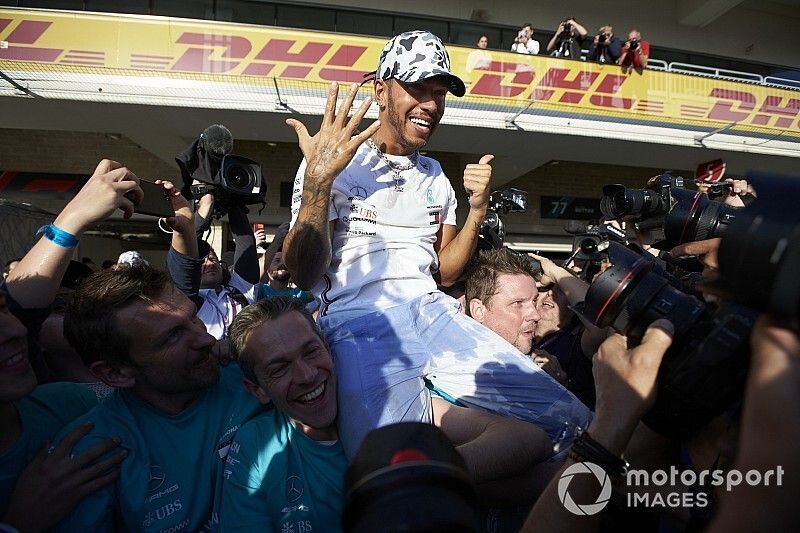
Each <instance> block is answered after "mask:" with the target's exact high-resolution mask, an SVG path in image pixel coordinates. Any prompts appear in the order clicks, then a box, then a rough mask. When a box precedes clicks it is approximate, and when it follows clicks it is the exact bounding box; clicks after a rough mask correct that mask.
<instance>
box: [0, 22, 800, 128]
mask: <svg viewBox="0 0 800 533" xmlns="http://www.w3.org/2000/svg"><path fill="white" fill-rule="evenodd" d="M384 43H385V40H383V39H376V38H367V37H358V36H352V35H344V34H333V33H322V32H311V31H298V30H287V29H280V28H273V27H260V26H252V25H247V24H233V23H219V22H209V21H192V20H185V19H172V18H164V17H145V16H133V15H106V14H88V13H74V12H55V11H34V10H31V11H28V10H14V9H0V70H1V71H3V72H13V71H15V70H19V69H16V68H15V65H19V64H22V63H24V64H25V65H26V69H28V70H30V68H31V67H30V65H34V66H35V68H40V69H49V70H54V71H55V72H58V71H69V70H70V69H71V70H78V69H80V70H82V71H86V70H87V69H89V70H90V71H91V72H92V73H102V72H104V71H108V72H114V73H115V74H116V73H118V71H120V70H124V72H125V75H126V76H137V73H140V75H145V74H147V75H152V74H153V73H163V74H164V75H169V76H170V77H176V76H177V77H181V76H186V77H191V79H193V80H197V79H202V80H205V79H207V80H214V79H216V78H225V79H231V78H234V79H236V81H237V83H239V84H245V85H247V84H254V85H258V84H261V85H263V84H265V83H266V82H267V80H272V79H273V78H275V79H279V80H294V81H295V82H316V83H320V82H330V81H337V82H343V83H344V82H346V83H350V82H361V81H363V75H364V73H366V72H370V71H373V70H374V69H375V68H376V63H377V58H378V55H379V53H380V50H381V48H382V46H383V44H384ZM448 49H449V50H450V56H451V63H452V68H453V71H454V73H455V74H457V75H458V76H460V77H461V78H462V79H463V80H464V81H465V83H466V84H467V95H466V97H465V98H464V99H461V100H459V101H458V102H457V104H456V105H458V106H460V107H471V108H474V109H477V110H480V109H482V108H483V109H489V108H491V109H494V110H497V109H503V108H508V109H509V110H510V112H512V113H513V112H515V110H517V109H521V108H523V107H529V108H530V109H531V110H533V111H534V112H545V113H549V114H552V115H558V114H562V115H566V116H579V117H581V116H582V117H587V118H593V119H597V120H614V121H630V122H633V123H642V124H655V125H663V126H670V127H682V128H685V127H687V126H691V127H692V128H703V129H706V130H715V129H718V128H726V129H727V130H729V131H730V132H733V133H735V132H737V131H739V132H743V131H745V132H747V135H754V134H755V135H757V136H762V137H775V136H780V137H781V139H782V140H784V141H796V142H800V91H793V90H789V89H781V88H774V87H768V86H761V85H756V84H750V83H743V82H733V81H725V80H718V79H712V78H706V77H701V76H689V75H682V74H675V73H669V72H661V71H655V70H645V71H643V72H636V71H634V70H631V71H625V70H623V69H621V68H620V67H618V66H616V65H600V64H595V63H587V62H580V61H570V60H562V59H556V58H551V57H547V56H526V55H519V54H514V53H510V52H497V51H488V50H472V49H468V48H460V47H456V46H449V47H448ZM10 77H12V78H13V76H10ZM453 100H455V99H453ZM448 105H451V104H448Z"/></svg>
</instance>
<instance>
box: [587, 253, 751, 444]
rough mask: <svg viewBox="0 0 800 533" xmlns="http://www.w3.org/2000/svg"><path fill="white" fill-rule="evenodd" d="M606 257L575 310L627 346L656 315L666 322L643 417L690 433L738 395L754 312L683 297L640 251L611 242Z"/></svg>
mask: <svg viewBox="0 0 800 533" xmlns="http://www.w3.org/2000/svg"><path fill="white" fill-rule="evenodd" d="M608 260H609V263H610V266H609V267H608V268H607V269H606V270H604V271H603V272H602V273H601V274H599V275H598V276H597V277H596V278H595V280H594V282H593V283H592V284H591V286H590V287H589V290H588V292H587V293H586V298H585V301H584V303H583V305H582V306H580V307H579V308H578V309H577V311H578V312H579V313H580V314H581V315H583V317H584V318H585V319H587V320H589V321H591V322H592V323H593V324H595V325H596V326H598V327H609V326H610V327H612V328H614V329H615V330H616V331H619V332H621V333H624V334H625V335H626V336H627V337H628V343H629V346H634V345H636V344H638V343H640V342H641V339H642V337H643V336H644V333H645V331H646V329H647V327H648V326H649V325H650V324H652V323H653V322H654V321H655V320H657V319H659V318H666V319H667V320H669V321H670V322H671V323H672V324H673V325H674V327H675V331H674V334H673V342H672V346H671V347H670V349H669V350H668V351H667V353H666V355H665V356H664V360H663V361H662V363H661V367H660V369H659V374H658V394H657V400H656V404H655V405H654V406H653V408H652V409H651V410H650V411H649V412H648V413H647V414H646V415H645V416H644V418H643V421H644V422H645V423H646V424H647V425H648V426H650V427H651V428H652V429H653V430H655V431H657V432H659V433H662V434H663V435H666V436H669V437H676V438H682V437H685V436H687V435H690V434H692V433H693V432H694V431H696V430H697V429H699V428H701V427H702V426H704V425H705V424H707V423H708V422H709V421H710V420H711V419H712V418H714V417H715V416H717V415H719V414H720V413H722V412H723V411H724V410H725V409H726V408H727V407H729V406H730V405H732V403H733V402H735V401H736V400H737V399H738V398H739V397H740V396H741V394H742V391H743V388H744V380H745V376H746V373H747V362H748V357H749V343H748V339H749V334H750V330H751V328H752V326H753V324H754V321H755V315H754V313H753V312H752V311H750V310H749V309H746V308H742V307H739V306H733V305H727V306H725V307H724V308H717V307H714V306H712V305H711V304H708V303H706V302H703V301H701V300H700V299H698V298H696V297H695V296H692V295H689V294H686V292H685V291H684V290H683V288H682V287H681V285H680V283H679V282H678V281H677V280H676V279H674V278H671V276H669V275H668V274H666V273H665V272H664V271H663V270H661V269H660V267H659V266H658V264H657V262H656V260H655V257H653V256H652V255H650V254H649V253H647V252H644V251H643V250H640V249H631V248H628V247H625V246H624V245H622V244H619V243H616V242H611V243H610V244H609V247H608Z"/></svg>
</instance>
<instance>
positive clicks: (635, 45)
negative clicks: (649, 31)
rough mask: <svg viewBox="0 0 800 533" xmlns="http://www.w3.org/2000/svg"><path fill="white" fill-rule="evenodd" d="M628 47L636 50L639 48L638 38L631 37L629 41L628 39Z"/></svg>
mask: <svg viewBox="0 0 800 533" xmlns="http://www.w3.org/2000/svg"><path fill="white" fill-rule="evenodd" d="M628 47H629V48H630V49H631V50H636V49H637V48H639V39H631V40H630V41H628Z"/></svg>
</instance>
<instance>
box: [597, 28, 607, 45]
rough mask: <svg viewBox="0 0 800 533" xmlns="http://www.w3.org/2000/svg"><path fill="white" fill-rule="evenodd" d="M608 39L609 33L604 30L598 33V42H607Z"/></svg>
mask: <svg viewBox="0 0 800 533" xmlns="http://www.w3.org/2000/svg"><path fill="white" fill-rule="evenodd" d="M608 40H609V35H608V33H606V32H604V31H601V32H600V33H598V34H597V42H598V43H600V44H606V41H608Z"/></svg>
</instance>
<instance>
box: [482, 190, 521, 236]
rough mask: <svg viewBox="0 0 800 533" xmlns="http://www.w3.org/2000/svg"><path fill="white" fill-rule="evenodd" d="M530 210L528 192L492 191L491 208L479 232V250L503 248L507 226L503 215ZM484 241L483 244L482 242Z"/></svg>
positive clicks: (490, 196)
mask: <svg viewBox="0 0 800 533" xmlns="http://www.w3.org/2000/svg"><path fill="white" fill-rule="evenodd" d="M527 210H528V192H527V191H523V190H521V189H515V188H513V187H512V188H508V189H502V190H499V191H492V193H491V194H490V195H489V206H488V208H487V209H486V215H485V216H484V217H483V222H481V227H480V230H479V231H478V238H479V241H478V248H481V249H484V250H486V249H492V248H502V247H503V241H504V239H505V236H506V229H505V224H503V219H502V218H501V215H507V214H508V213H524V212H525V211H527ZM481 241H483V244H482V242H481Z"/></svg>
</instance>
